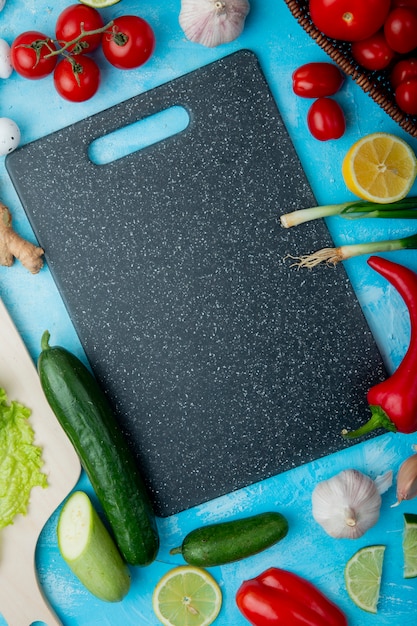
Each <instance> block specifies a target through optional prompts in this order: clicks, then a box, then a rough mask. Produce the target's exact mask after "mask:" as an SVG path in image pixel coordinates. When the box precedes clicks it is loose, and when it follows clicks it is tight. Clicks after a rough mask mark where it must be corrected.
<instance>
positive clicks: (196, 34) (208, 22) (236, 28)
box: [179, 0, 250, 48]
mask: <svg viewBox="0 0 417 626" xmlns="http://www.w3.org/2000/svg"><path fill="white" fill-rule="evenodd" d="M249 9H250V6H249V1H248V0H181V11H180V15H179V22H180V26H181V28H182V29H183V31H184V34H185V36H186V37H187V39H189V40H190V41H194V42H195V43H200V44H201V45H203V46H207V47H208V48H214V47H215V46H218V45H220V44H222V43H227V42H229V41H233V40H234V39H236V38H237V37H239V35H240V33H241V32H242V31H243V27H244V25H245V19H246V16H247V14H248V13H249Z"/></svg>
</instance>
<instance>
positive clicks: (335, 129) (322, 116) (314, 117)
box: [307, 98, 346, 141]
mask: <svg viewBox="0 0 417 626" xmlns="http://www.w3.org/2000/svg"><path fill="white" fill-rule="evenodd" d="M307 124H308V128H309V131H310V133H311V134H312V135H313V137H315V138H316V139H318V140H319V141H328V140H329V139H339V138H340V137H341V136H342V135H343V133H344V132H345V129H346V121H345V115H344V113H343V110H342V107H341V106H340V104H339V103H338V102H336V100H333V99H332V98H318V99H317V100H315V101H314V102H313V104H312V105H311V107H310V109H309V111H308V113H307Z"/></svg>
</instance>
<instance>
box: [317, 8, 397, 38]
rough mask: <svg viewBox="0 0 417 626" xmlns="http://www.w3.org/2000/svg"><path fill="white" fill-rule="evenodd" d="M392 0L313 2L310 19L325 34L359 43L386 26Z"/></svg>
mask: <svg viewBox="0 0 417 626" xmlns="http://www.w3.org/2000/svg"><path fill="white" fill-rule="evenodd" d="M390 4H391V0H309V8H310V16H311V19H312V20H313V22H314V24H315V26H316V27H317V28H318V29H319V30H321V31H322V32H323V33H324V34H325V35H327V36H328V37H331V38H333V39H342V40H344V41H359V40H360V39H366V38H367V37H370V36H371V35H373V34H374V33H376V32H377V31H378V30H379V29H380V28H381V27H382V26H383V24H384V22H385V18H386V17H387V15H388V11H389V9H390Z"/></svg>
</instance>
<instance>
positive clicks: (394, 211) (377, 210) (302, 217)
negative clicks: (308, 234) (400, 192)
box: [280, 197, 417, 228]
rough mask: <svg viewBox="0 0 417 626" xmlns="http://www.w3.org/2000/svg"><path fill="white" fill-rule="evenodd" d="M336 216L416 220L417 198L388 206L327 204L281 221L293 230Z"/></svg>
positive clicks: (391, 203)
mask: <svg viewBox="0 0 417 626" xmlns="http://www.w3.org/2000/svg"><path fill="white" fill-rule="evenodd" d="M334 215H339V216H341V217H344V218H346V219H358V218H362V217H375V218H401V219H416V218H417V198H415V197H410V198H404V199H403V200H399V201H398V202H390V203H387V204H379V203H377V202H367V201H365V200H357V201H356V202H342V203H341V204H327V205H323V206H317V207H310V208H308V209H298V210H297V211H292V212H291V213H285V214H284V215H281V217H280V221H281V225H282V226H283V227H284V228H291V227H292V226H298V225H299V224H304V223H305V222H311V221H312V220H316V219H320V218H325V217H332V216H334Z"/></svg>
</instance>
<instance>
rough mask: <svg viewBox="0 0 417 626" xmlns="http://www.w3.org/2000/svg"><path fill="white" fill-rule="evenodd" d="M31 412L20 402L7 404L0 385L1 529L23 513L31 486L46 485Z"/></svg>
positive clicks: (25, 511) (27, 502)
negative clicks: (29, 419) (31, 422)
mask: <svg viewBox="0 0 417 626" xmlns="http://www.w3.org/2000/svg"><path fill="white" fill-rule="evenodd" d="M30 415H31V410H30V409H28V408H27V407H25V406H23V405H22V404H19V402H15V401H13V402H11V403H10V404H9V403H8V401H7V395H6V392H5V391H4V389H1V388H0V529H1V528H4V527H5V526H8V525H9V524H13V519H14V517H15V516H16V515H17V514H18V513H20V514H22V515H26V513H27V507H28V504H29V498H30V492H31V490H32V487H36V486H40V487H47V485H48V481H47V478H46V475H45V474H44V473H43V472H42V471H41V468H42V466H43V459H42V450H41V448H39V447H38V446H36V445H34V443H33V441H34V432H33V429H32V427H31V425H30V423H29V421H28V418H29V417H30Z"/></svg>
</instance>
